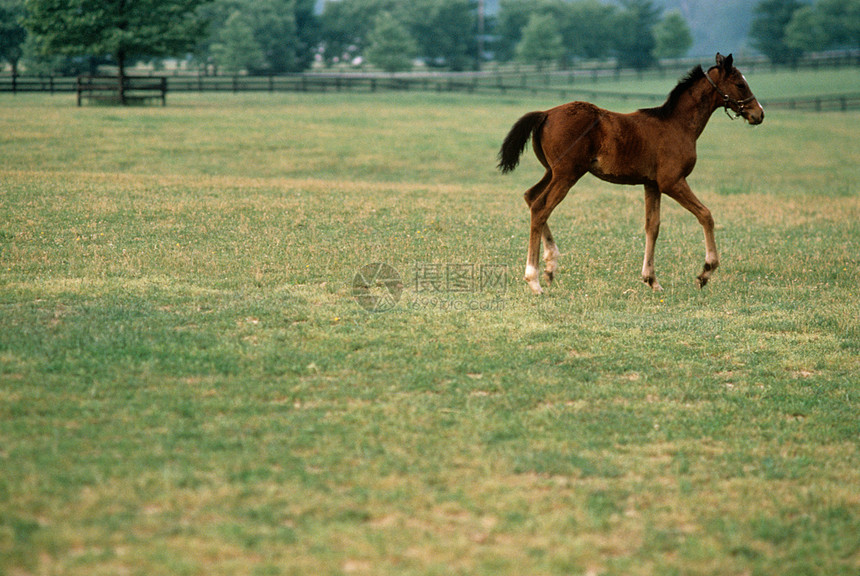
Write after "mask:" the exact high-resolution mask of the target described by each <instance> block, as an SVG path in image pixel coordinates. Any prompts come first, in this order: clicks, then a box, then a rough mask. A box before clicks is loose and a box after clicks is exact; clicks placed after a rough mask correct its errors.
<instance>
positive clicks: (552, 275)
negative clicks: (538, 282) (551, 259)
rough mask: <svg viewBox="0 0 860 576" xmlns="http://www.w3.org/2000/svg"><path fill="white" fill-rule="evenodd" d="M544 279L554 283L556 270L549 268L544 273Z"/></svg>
mask: <svg viewBox="0 0 860 576" xmlns="http://www.w3.org/2000/svg"><path fill="white" fill-rule="evenodd" d="M543 277H544V280H546V281H547V283H548V284H552V281H553V279H554V278H555V272H550V271H549V270H547V271H546V272H544V273H543Z"/></svg>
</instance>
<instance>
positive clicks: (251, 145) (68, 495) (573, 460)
mask: <svg viewBox="0 0 860 576" xmlns="http://www.w3.org/2000/svg"><path fill="white" fill-rule="evenodd" d="M822 74H823V73H822ZM749 80H750V82H751V83H752V84H753V87H754V88H755V82H756V79H755V78H754V77H750V78H749ZM777 81H778V78H772V79H770V80H769V82H773V83H774V85H775V83H776V82H777ZM782 82H783V85H784V87H785V88H784V91H786V92H787V91H788V90H789V89H790V87H791V85H792V76H790V75H783V77H782ZM671 84H672V81H671V80H667V81H666V86H665V91H668V89H669V88H671ZM661 90H662V89H661ZM645 91H646V90H643V92H645ZM0 103H2V106H0V157H2V159H3V160H2V165H0V175H1V176H0V325H2V327H3V331H2V333H0V574H9V575H18V574H64V575H65V574H82V575H84V574H85V575H88V576H90V575H98V574H110V575H114V574H141V575H153V574H165V575H167V574H170V575H176V574H180V575H181V574H195V575H196V574H201V575H202V574H206V575H212V574H225V575H226V574H231V575H232V574H252V575H264V574H266V575H267V574H398V575H401V574H416V575H417V574H422V575H424V574H470V575H472V574H594V575H604V574H605V575H615V574H618V575H625V576H626V575H650V574H684V575H688V574H702V575H711V574H712V575H735V574H752V575H768V574H821V575H828V576H832V575H846V576H855V575H856V573H857V571H858V569H860V548H858V539H857V536H856V535H857V534H858V533H860V522H858V518H860V501H858V496H857V489H856V487H857V485H858V482H860V475H858V472H857V470H860V455H858V428H857V421H858V420H857V414H858V397H857V394H858V388H857V383H858V381H860V321H858V301H860V300H858V298H860V294H858V285H860V274H858V264H860V261H858V247H860V229H858V227H857V221H858V218H860V199H858V192H857V184H858V181H860V179H858V176H859V175H858V168H857V167H858V165H860V148H858V143H857V139H856V135H855V134H854V132H855V130H853V127H854V126H856V125H857V121H858V119H860V115H859V114H858V113H856V112H855V113H828V114H812V113H796V112H782V111H776V112H773V113H772V114H768V117H767V119H766V120H765V123H764V124H763V125H762V126H761V127H759V128H756V129H754V130H753V129H749V128H747V127H745V126H744V125H742V124H741V123H740V122H730V121H729V120H728V119H726V118H725V117H724V116H722V115H720V114H717V115H715V116H714V118H713V119H712V121H711V124H710V125H709V127H708V129H707V130H706V132H705V134H704V136H703V137H702V139H701V140H700V147H699V150H700V159H699V163H698V166H697V168H696V171H695V172H694V174H693V176H692V177H691V178H690V182H691V185H692V187H693V188H694V190H696V191H697V193H698V194H699V196H700V197H701V198H702V200H703V201H704V202H705V203H706V204H707V205H708V206H709V207H710V208H711V209H712V211H713V212H714V215H715V218H716V220H717V225H718V231H717V233H718V236H717V240H718V243H719V246H720V248H721V251H722V255H723V260H722V266H721V267H720V269H719V270H718V271H717V272H716V273H715V276H714V278H713V281H712V283H711V284H709V285H708V287H707V288H706V289H705V290H701V291H700V290H698V289H696V288H695V274H697V273H698V271H699V269H700V267H701V260H702V256H703V246H702V237H701V229H700V227H699V226H698V224H697V223H696V222H695V220H694V219H693V217H692V216H690V215H689V214H687V213H686V212H684V211H683V210H681V209H680V208H679V207H678V206H677V205H675V204H674V203H671V202H670V201H667V202H665V203H664V218H663V222H664V224H663V229H662V230H661V237H660V240H659V242H658V247H657V269H658V274H659V275H660V279H661V282H662V284H663V286H664V287H665V288H666V290H665V291H664V292H663V293H660V294H654V293H652V292H650V291H649V290H648V289H647V287H645V286H644V285H642V284H641V283H640V282H639V280H638V271H639V266H640V263H641V253H642V247H643V237H642V236H643V235H642V219H643V215H642V198H641V196H642V193H641V191H640V190H639V189H633V188H624V187H617V186H611V185H608V184H604V183H602V182H598V181H596V180H594V179H591V178H587V179H584V180H583V181H582V182H581V183H580V184H578V185H577V187H576V188H575V189H574V191H573V192H571V194H570V195H569V196H568V198H567V199H566V200H565V202H564V203H563V204H562V205H561V206H560V207H559V209H558V210H557V211H556V213H555V214H554V216H553V221H554V222H555V226H554V231H555V233H556V237H557V240H558V241H559V243H560V246H561V249H562V252H563V259H562V260H561V269H560V270H559V272H558V274H557V282H556V284H555V285H554V286H553V287H552V288H550V289H549V290H548V291H547V293H546V294H545V295H544V296H543V297H534V296H532V295H531V294H529V292H528V290H527V288H526V286H525V284H524V283H523V282H521V281H520V276H521V274H522V268H523V265H524V257H525V242H526V232H527V222H528V215H527V211H526V209H525V205H524V203H523V202H522V199H521V193H522V191H523V190H525V188H526V187H528V186H530V185H531V184H532V183H534V182H535V181H536V180H537V179H538V178H539V176H540V171H539V170H538V165H537V162H536V161H535V160H534V159H533V158H531V157H530V156H529V157H526V158H525V159H524V162H523V165H522V166H521V167H520V169H519V170H518V171H517V172H516V173H514V174H513V175H512V176H509V177H502V176H501V175H499V174H498V173H497V172H496V171H495V169H494V164H495V153H496V150H497V147H498V145H499V143H500V141H501V139H502V138H503V137H504V134H505V133H506V130H507V129H508V128H509V127H510V125H511V124H512V123H513V121H514V120H516V118H517V117H518V116H519V115H520V114H522V113H523V112H525V111H528V110H531V109H535V108H545V107H548V106H551V105H553V104H555V103H556V102H552V101H549V100H546V99H541V98H514V97H501V98H492V97H483V96H482V97H467V96H447V95H436V94H432V95H417V94H407V95H403V94H401V95H396V94H395V95H375V96H374V95H363V96H354V97H353V96H347V95H240V96H234V95H226V94H225V95H217V96H214V95H213V96H205V97H199V96H183V95H175V96H171V97H170V99H169V105H168V107H167V108H165V109H162V108H159V107H154V106H153V107H140V108H132V109H127V110H124V109H114V108H104V107H92V108H87V107H85V108H82V109H77V108H75V107H74V102H73V98H70V97H66V96H55V97H36V96H34V97H25V98H22V97H21V96H17V97H3V98H2V100H0ZM600 104H601V105H605V106H609V107H614V108H624V107H628V108H631V107H635V106H636V105H637V104H636V103H633V102H626V103H618V102H612V101H607V102H600ZM370 262H386V263H388V264H390V265H391V266H393V267H394V268H395V269H396V270H397V271H398V272H399V273H400V275H401V277H402V279H403V281H404V289H403V293H402V295H401V298H400V301H399V302H398V304H397V306H396V307H395V308H394V309H393V310H389V311H387V312H383V313H377V314H372V313H369V312H367V311H365V310H364V309H363V308H362V307H361V306H359V305H358V303H357V302H356V300H355V299H354V298H353V277H354V275H355V273H356V272H357V271H358V270H359V269H360V268H361V267H362V266H364V265H365V264H368V263H370ZM446 264H452V265H462V264H466V265H472V266H474V269H475V270H476V273H477V272H480V270H482V269H483V267H485V266H486V267H487V269H489V266H490V265H494V266H497V267H500V268H497V269H500V270H506V271H507V281H506V282H504V283H502V284H499V283H495V284H492V285H491V286H489V287H487V288H486V289H485V290H478V289H477V288H473V289H472V290H471V291H466V292H456V291H454V290H452V289H449V288H443V289H442V290H441V291H438V292H434V291H431V290H429V289H428V288H426V285H416V274H423V276H422V278H423V279H424V280H428V279H431V280H432V279H433V278H434V276H433V270H436V271H438V272H439V273H440V274H441V276H440V277H439V278H441V279H442V280H444V279H445V275H444V272H445V265H446ZM434 265H436V266H437V267H438V268H436V269H434V268H433V266H434ZM452 270H455V268H452ZM439 278H437V279H439ZM377 290H378V288H377Z"/></svg>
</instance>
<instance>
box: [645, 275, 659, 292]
mask: <svg viewBox="0 0 860 576" xmlns="http://www.w3.org/2000/svg"><path fill="white" fill-rule="evenodd" d="M642 281H643V282H644V283H645V284H647V285H648V286H650V287H651V289H652V290H653V291H654V292H662V291H663V287H662V286H660V283H659V282H657V279H656V278H654V277H650V278H648V277H643V278H642Z"/></svg>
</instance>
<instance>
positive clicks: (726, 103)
mask: <svg viewBox="0 0 860 576" xmlns="http://www.w3.org/2000/svg"><path fill="white" fill-rule="evenodd" d="M705 78H707V79H708V82H709V83H710V84H711V86H713V87H714V90H716V91H717V94H719V95H720V96H722V97H723V110H725V112H726V116H728V117H729V118H730V119H732V120H737V119H738V118H740V117H741V115H742V114H743V112H744V106H746V105H747V104H749V103H750V102H752V101H753V100H755V96H750V97H749V98H744V99H743V100H735V99H734V98H732V97H731V96H729V95H728V94H726V93H725V92H723V91H722V90H720V89H719V88H718V87H717V84H716V82H714V81H713V80H711V75H710V74H708V73H707V72H705ZM732 105H734V107H736V108H737V110H735V109H734V107H733V106H732ZM729 110H731V111H732V112H734V114H735V115H734V116H732V115H731V114H729Z"/></svg>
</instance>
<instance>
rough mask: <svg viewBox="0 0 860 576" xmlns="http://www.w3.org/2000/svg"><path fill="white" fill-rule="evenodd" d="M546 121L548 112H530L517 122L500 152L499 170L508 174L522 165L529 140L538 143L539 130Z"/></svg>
mask: <svg viewBox="0 0 860 576" xmlns="http://www.w3.org/2000/svg"><path fill="white" fill-rule="evenodd" d="M544 120H546V112H529V113H528V114H526V115H525V116H523V117H522V118H520V119H519V120H517V121H516V123H515V124H514V126H513V128H511V131H510V132H508V135H507V136H506V137H505V141H504V143H503V144H502V149H501V150H499V170H501V171H502V173H504V174H507V173H508V172H512V171H513V170H514V168H516V167H517V164H519V163H520V156H521V155H522V153H523V150H525V148H526V144H527V143H528V141H529V138H534V139H535V141H536V142H537V141H538V138H539V132H538V131H539V130H540V127H541V126H542V125H543V123H544Z"/></svg>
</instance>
